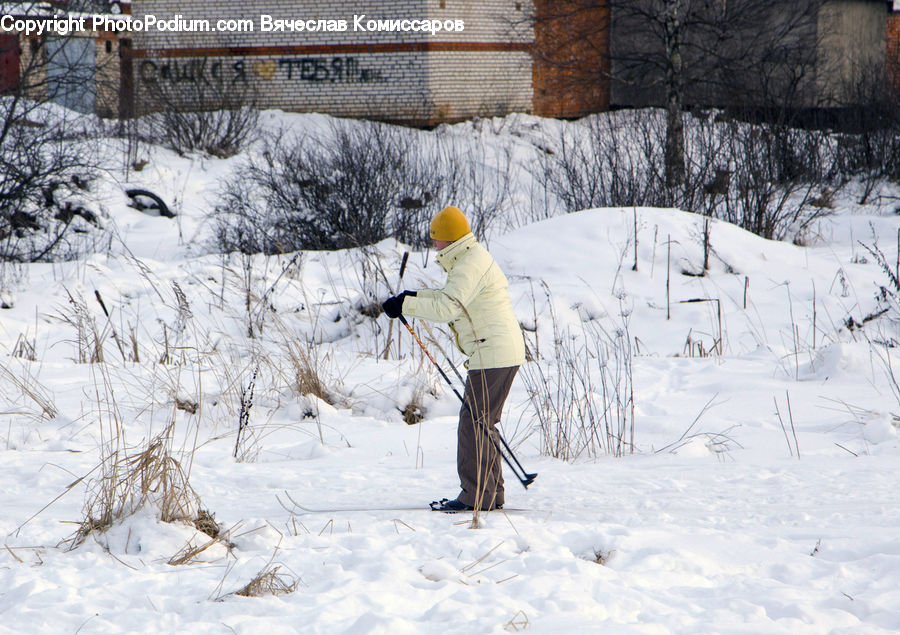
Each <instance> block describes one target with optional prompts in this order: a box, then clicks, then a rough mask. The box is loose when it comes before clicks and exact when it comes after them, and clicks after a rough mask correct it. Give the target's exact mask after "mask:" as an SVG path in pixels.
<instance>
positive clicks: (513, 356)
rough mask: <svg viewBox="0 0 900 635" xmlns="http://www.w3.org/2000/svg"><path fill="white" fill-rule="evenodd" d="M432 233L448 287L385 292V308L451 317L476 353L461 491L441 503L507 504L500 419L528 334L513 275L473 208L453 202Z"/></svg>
mask: <svg viewBox="0 0 900 635" xmlns="http://www.w3.org/2000/svg"><path fill="white" fill-rule="evenodd" d="M429 233H430V236H431V240H432V243H433V245H434V248H435V249H437V250H438V255H437V262H438V264H439V265H440V266H441V268H442V269H443V270H444V271H445V272H446V273H447V281H446V283H445V285H444V287H443V288H442V289H420V290H419V291H403V292H402V293H400V294H398V295H396V296H393V297H390V298H388V299H387V300H385V301H384V303H383V304H382V308H383V309H384V312H385V314H387V315H388V317H390V318H398V317H400V316H401V315H405V316H407V317H417V318H421V319H423V320H429V321H432V322H443V323H447V324H449V326H450V330H451V331H452V332H453V334H454V336H455V339H456V346H457V348H459V350H460V351H461V352H462V353H463V354H464V355H465V356H466V357H467V358H468V359H467V360H466V363H465V366H466V368H467V369H468V375H467V377H466V386H465V391H464V400H465V401H464V404H463V406H462V407H461V408H460V411H459V426H458V429H457V451H456V467H457V472H458V474H459V481H460V488H461V491H460V493H459V495H458V496H457V497H456V498H455V499H453V500H445V501H442V503H441V506H440V507H438V508H437V509H438V510H439V511H465V510H473V509H476V508H477V509H479V510H490V509H499V508H501V507H503V504H504V490H503V473H502V470H501V465H500V458H501V457H500V455H499V453H498V452H497V449H496V446H495V442H496V440H497V439H498V437H499V433H498V432H497V430H496V429H495V428H494V424H496V423H497V422H498V421H499V420H500V414H501V412H502V410H503V404H504V403H505V402H506V398H507V396H508V395H509V390H510V387H511V386H512V382H513V379H514V378H515V376H516V372H517V371H518V370H519V366H521V365H522V364H523V363H524V362H525V341H524V338H523V336H522V331H521V329H520V327H519V322H518V320H517V319H516V316H515V313H514V312H513V308H512V301H511V300H510V296H509V288H508V287H509V283H508V282H507V279H506V276H505V275H503V272H502V271H501V270H500V267H499V266H498V265H497V263H496V261H495V260H494V259H493V257H491V255H490V254H489V253H488V251H487V250H486V249H485V248H484V247H483V246H482V245H481V244H480V243H479V242H478V241H477V240H476V239H475V235H474V234H473V233H472V232H471V230H470V228H469V221H468V220H467V219H466V217H465V215H464V214H463V213H462V212H461V211H460V210H459V209H458V208H456V207H453V206H450V207H445V208H444V209H442V210H441V211H440V212H438V213H437V214H436V215H435V216H434V218H433V219H432V221H431V227H430V232H429ZM488 434H490V435H491V437H493V438H494V441H495V442H491V439H490V438H489V437H488V436H487V435H488Z"/></svg>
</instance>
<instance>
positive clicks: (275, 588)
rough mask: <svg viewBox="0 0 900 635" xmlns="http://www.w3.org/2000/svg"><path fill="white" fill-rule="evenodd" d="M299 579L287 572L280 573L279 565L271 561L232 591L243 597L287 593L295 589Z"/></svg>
mask: <svg viewBox="0 0 900 635" xmlns="http://www.w3.org/2000/svg"><path fill="white" fill-rule="evenodd" d="M298 583H299V580H298V579H297V578H295V577H294V576H292V575H289V574H287V573H281V565H273V564H272V563H271V562H270V563H269V564H267V565H266V566H265V567H263V569H262V571H260V572H259V573H257V574H256V575H255V576H254V577H253V579H252V580H250V582H248V583H247V584H245V585H244V586H242V587H241V588H240V589H238V590H237V591H235V592H234V595H240V596H241V597H245V598H257V597H260V596H263V595H274V596H279V595H287V594H288V593H293V592H294V591H295V590H296V589H297V584H298Z"/></svg>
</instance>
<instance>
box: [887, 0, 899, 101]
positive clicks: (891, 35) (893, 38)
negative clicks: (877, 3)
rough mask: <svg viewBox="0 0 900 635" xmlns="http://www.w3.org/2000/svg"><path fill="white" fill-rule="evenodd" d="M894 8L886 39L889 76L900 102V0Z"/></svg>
mask: <svg viewBox="0 0 900 635" xmlns="http://www.w3.org/2000/svg"><path fill="white" fill-rule="evenodd" d="M892 8H893V10H892V11H891V14H890V16H889V17H888V23H887V33H886V37H885V42H886V44H887V46H886V53H887V76H888V81H889V82H890V85H891V88H892V89H893V93H894V98H895V99H896V100H897V101H898V102H900V0H894V1H893V3H892Z"/></svg>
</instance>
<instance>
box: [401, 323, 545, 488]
mask: <svg viewBox="0 0 900 635" xmlns="http://www.w3.org/2000/svg"><path fill="white" fill-rule="evenodd" d="M400 322H401V323H402V324H403V326H405V327H406V330H407V331H409V332H410V334H411V335H412V336H413V338H415V340H416V342H417V343H418V344H419V347H420V348H421V349H422V351H423V352H424V353H425V356H426V357H428V359H429V360H430V361H431V363H432V364H434V367H435V368H437V370H438V373H440V375H441V377H443V378H444V381H445V382H447V385H448V386H450V390H452V391H453V394H455V395H456V396H457V397H458V398H459V400H460V401H461V402H462V405H463V407H464V408H465V409H466V410H468V411H469V414H470V415H472V419H473V420H475V421H478V422H479V423H480V424H481V427H482V429H483V431H484V433H485V435H486V436H487V437H488V438H489V439H490V440H491V443H493V444H494V449H495V450H497V454H499V455H500V456H501V457H502V458H503V460H504V461H506V464H507V465H508V466H509V469H511V470H512V471H513V474H515V475H516V478H518V479H519V482H520V483H522V487H524V488H525V489H528V486H529V485H531V484H532V483H533V482H534V479H535V478H537V472H535V473H532V474H529V473H528V472H526V471H525V468H523V467H522V464H521V463H519V460H518V459H517V458H516V455H515V454H514V453H513V451H512V449H511V448H510V447H509V444H507V443H506V440H505V439H504V438H503V435H501V434H499V433H498V435H497V436H498V437H500V441H501V442H502V443H503V448H501V447H500V445H498V444H497V440H496V439H494V437H493V436H491V435H490V434H489V433H488V430H487V425H486V424H485V423H484V422H483V421H481V419H479V418H478V417H477V416H475V413H473V412H472V409H471V408H470V407H469V404H468V403H466V400H465V398H464V397H463V396H462V395H461V394H459V391H458V390H457V389H456V387H455V386H454V385H453V382H452V381H450V378H449V377H447V373H445V372H444V369H443V368H441V365H440V364H438V363H437V361H435V359H434V357H432V356H431V353H430V352H429V351H428V348H427V347H426V346H425V344H423V343H422V340H421V339H419V336H418V335H416V332H415V331H414V330H413V328H412V327H411V326H410V325H409V322H407V321H406V318H405V317H404V316H403V315H401V316H400ZM504 449H505V450H506V452H508V453H509V457H508V456H506V453H504V451H503V450H504ZM510 457H512V461H515V463H516V465H513V462H512V461H511V460H510ZM516 466H518V470H517V469H516ZM519 471H521V472H522V475H521V476H520V475H519Z"/></svg>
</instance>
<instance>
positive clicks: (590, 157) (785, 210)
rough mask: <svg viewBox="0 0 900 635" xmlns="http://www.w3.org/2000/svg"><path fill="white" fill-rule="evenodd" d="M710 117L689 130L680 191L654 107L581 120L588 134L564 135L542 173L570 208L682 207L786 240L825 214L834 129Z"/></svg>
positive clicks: (545, 158)
mask: <svg viewBox="0 0 900 635" xmlns="http://www.w3.org/2000/svg"><path fill="white" fill-rule="evenodd" d="M700 115H701V116H699V117H695V118H692V119H690V120H689V122H688V123H689V125H687V126H686V128H685V144H686V164H685V175H684V180H683V183H682V184H681V185H679V186H678V187H677V188H673V187H671V186H669V185H667V183H666V173H665V165H666V161H665V157H664V147H663V141H664V139H665V122H664V117H663V113H662V112H660V111H654V110H638V111H629V112H618V113H608V114H604V115H599V116H595V117H591V118H588V119H586V120H584V121H583V122H580V123H579V124H577V125H580V126H583V130H582V131H578V132H576V131H572V130H566V129H563V131H562V132H561V133H560V137H559V139H558V140H556V143H555V146H554V147H553V148H552V149H551V150H550V151H547V152H542V153H538V159H537V161H536V163H535V164H534V165H533V166H532V174H533V176H534V178H535V180H536V181H537V182H539V183H540V184H541V185H542V186H543V188H544V189H545V190H546V191H549V192H551V193H552V195H553V197H555V199H556V200H557V201H558V202H559V203H558V204H559V205H560V207H561V208H562V209H563V210H564V211H567V212H572V211H577V210H581V209H588V208H592V207H623V206H628V207H631V206H653V207H670V206H675V207H680V208H682V209H685V210H688V211H694V212H697V213H702V214H705V215H708V216H712V217H715V218H720V219H723V220H726V221H728V222H731V223H734V224H737V225H739V226H741V227H743V228H745V229H748V230H750V231H753V232H754V233H756V234H759V235H761V236H764V237H766V238H779V239H780V238H785V237H786V236H788V235H789V233H791V232H797V231H800V230H802V229H803V228H805V227H806V226H807V225H809V223H811V222H812V220H814V219H815V218H816V217H818V216H820V215H821V214H823V213H824V208H823V207H821V206H819V207H816V206H814V205H812V204H811V203H810V199H811V198H812V196H813V191H814V189H815V188H819V189H821V186H822V185H823V184H826V183H828V180H829V179H830V178H833V176H834V169H833V165H832V164H831V162H830V159H829V156H830V155H829V152H828V147H827V146H828V144H827V138H826V135H825V134H824V133H822V132H817V131H810V130H801V129H796V128H791V127H789V126H787V125H785V124H783V123H778V122H775V123H762V124H752V125H751V124H747V123H743V122H739V121H736V120H731V121H724V122H723V121H719V120H718V119H717V118H716V117H714V116H712V114H711V113H700ZM544 213H545V212H543V211H542V210H538V212H534V211H533V212H532V215H533V216H536V215H537V216H540V215H541V214H544Z"/></svg>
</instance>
